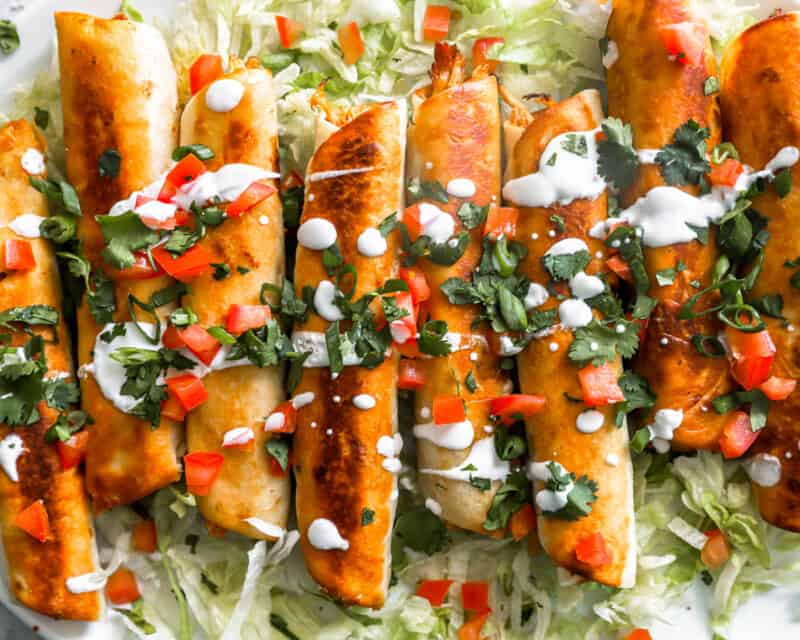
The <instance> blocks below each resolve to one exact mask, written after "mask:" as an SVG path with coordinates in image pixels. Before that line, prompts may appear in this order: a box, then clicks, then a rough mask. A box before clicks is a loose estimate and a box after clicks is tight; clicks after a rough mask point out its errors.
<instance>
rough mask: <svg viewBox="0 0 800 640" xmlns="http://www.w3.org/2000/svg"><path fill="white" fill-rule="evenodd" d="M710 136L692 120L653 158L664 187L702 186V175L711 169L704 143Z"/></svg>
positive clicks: (703, 181) (677, 131) (708, 131)
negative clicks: (666, 185)
mask: <svg viewBox="0 0 800 640" xmlns="http://www.w3.org/2000/svg"><path fill="white" fill-rule="evenodd" d="M710 135H711V131H710V130H709V129H708V127H702V128H701V127H700V125H699V124H697V122H695V121H694V120H689V121H688V122H686V123H685V124H682V125H681V126H680V127H678V129H677V130H676V131H675V135H674V136H673V143H671V144H668V145H665V146H664V147H663V148H662V149H661V150H660V151H659V152H658V153H657V154H656V158H655V160H656V164H658V165H660V167H661V175H662V176H663V178H664V180H665V181H666V182H667V184H669V185H672V186H679V185H686V184H694V185H700V184H704V183H705V174H706V173H708V172H709V171H710V170H711V165H710V164H709V162H708V160H706V140H707V139H708V137H709V136H710Z"/></svg>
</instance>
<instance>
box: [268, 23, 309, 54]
mask: <svg viewBox="0 0 800 640" xmlns="http://www.w3.org/2000/svg"><path fill="white" fill-rule="evenodd" d="M275 26H276V27H277V28H278V37H279V38H280V39H281V46H282V47H283V48H284V49H289V48H290V47H291V46H292V45H293V44H294V43H295V42H296V41H297V38H298V37H299V36H300V34H301V33H303V31H304V30H305V29H304V28H303V25H302V24H300V23H299V22H296V21H294V20H292V19H291V18H287V17H286V16H275Z"/></svg>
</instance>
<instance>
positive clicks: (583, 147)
mask: <svg viewBox="0 0 800 640" xmlns="http://www.w3.org/2000/svg"><path fill="white" fill-rule="evenodd" d="M561 148H562V149H563V150H564V151H566V152H568V153H572V154H574V155H576V156H580V157H581V158H586V157H588V155H589V145H588V143H587V142H586V136H585V135H583V134H580V133H568V134H566V136H564V139H563V140H562V141H561Z"/></svg>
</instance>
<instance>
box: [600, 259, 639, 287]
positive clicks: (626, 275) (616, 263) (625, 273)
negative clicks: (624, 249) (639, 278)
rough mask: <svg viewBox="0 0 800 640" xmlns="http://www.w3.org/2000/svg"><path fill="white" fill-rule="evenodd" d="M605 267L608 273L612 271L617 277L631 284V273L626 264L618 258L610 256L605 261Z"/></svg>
mask: <svg viewBox="0 0 800 640" xmlns="http://www.w3.org/2000/svg"><path fill="white" fill-rule="evenodd" d="M606 266H607V267H608V268H609V270H610V271H613V272H614V273H616V274H617V276H618V277H619V278H620V279H621V280H624V281H625V282H633V272H632V271H631V268H630V266H628V263H627V262H625V261H624V260H623V259H622V258H621V257H620V256H611V257H610V258H609V259H608V260H606Z"/></svg>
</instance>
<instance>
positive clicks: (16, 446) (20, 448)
mask: <svg viewBox="0 0 800 640" xmlns="http://www.w3.org/2000/svg"><path fill="white" fill-rule="evenodd" d="M26 451H27V449H26V448H25V443H24V442H23V441H22V438H20V437H19V435H17V434H16V433H9V434H8V435H7V436H6V437H5V438H3V439H2V440H0V466H2V467H3V471H5V472H6V475H7V476H8V478H9V480H11V481H12V482H19V471H18V470H17V460H19V457H20V456H21V455H22V454H23V453H25V452H26Z"/></svg>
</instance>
